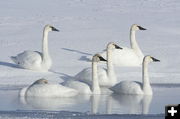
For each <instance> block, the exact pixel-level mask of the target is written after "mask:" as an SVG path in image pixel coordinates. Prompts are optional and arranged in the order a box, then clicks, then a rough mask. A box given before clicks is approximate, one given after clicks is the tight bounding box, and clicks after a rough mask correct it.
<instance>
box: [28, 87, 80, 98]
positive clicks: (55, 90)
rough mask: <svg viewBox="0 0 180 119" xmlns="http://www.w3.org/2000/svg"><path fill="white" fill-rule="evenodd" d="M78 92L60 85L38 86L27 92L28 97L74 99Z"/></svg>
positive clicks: (30, 88)
mask: <svg viewBox="0 0 180 119" xmlns="http://www.w3.org/2000/svg"><path fill="white" fill-rule="evenodd" d="M77 94H78V92H77V91H76V90H74V89H72V88H68V87H65V86H62V85H59V84H36V85H33V86H30V87H29V88H28V90H27V91H26V96H28V97H72V96H75V95H77Z"/></svg>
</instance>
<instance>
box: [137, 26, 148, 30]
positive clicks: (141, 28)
mask: <svg viewBox="0 0 180 119" xmlns="http://www.w3.org/2000/svg"><path fill="white" fill-rule="evenodd" d="M138 28H139V30H147V29H145V28H143V27H141V26H138Z"/></svg>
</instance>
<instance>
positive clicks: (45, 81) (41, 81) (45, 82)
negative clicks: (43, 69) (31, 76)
mask: <svg viewBox="0 0 180 119" xmlns="http://www.w3.org/2000/svg"><path fill="white" fill-rule="evenodd" d="M33 84H48V80H46V79H44V78H42V79H38V80H37V81H35V82H34V83H33Z"/></svg>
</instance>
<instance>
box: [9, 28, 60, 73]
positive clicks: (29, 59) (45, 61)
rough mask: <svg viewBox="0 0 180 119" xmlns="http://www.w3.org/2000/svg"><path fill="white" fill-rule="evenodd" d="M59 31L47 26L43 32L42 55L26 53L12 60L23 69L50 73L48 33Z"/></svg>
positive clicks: (35, 52)
mask: <svg viewBox="0 0 180 119" xmlns="http://www.w3.org/2000/svg"><path fill="white" fill-rule="evenodd" d="M49 31H59V30H58V29H56V28H54V27H53V26H50V25H46V26H45V27H44V32H43V40H42V53H41V52H38V51H24V52H22V53H20V54H18V55H17V56H11V59H12V60H13V61H14V62H15V63H16V64H18V65H19V66H20V67H21V68H24V69H30V70H38V71H48V69H50V67H51V65H52V62H51V58H50V56H49V52H48V32H49Z"/></svg>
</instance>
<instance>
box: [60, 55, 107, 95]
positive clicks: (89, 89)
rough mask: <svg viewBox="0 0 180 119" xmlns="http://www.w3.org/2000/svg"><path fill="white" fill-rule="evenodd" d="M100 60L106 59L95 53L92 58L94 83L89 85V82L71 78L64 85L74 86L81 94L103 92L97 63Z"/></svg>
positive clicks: (92, 80)
mask: <svg viewBox="0 0 180 119" xmlns="http://www.w3.org/2000/svg"><path fill="white" fill-rule="evenodd" d="M100 61H106V60H105V59H104V58H103V57H101V56H100V55H99V54H95V55H94V56H93V58H92V69H91V74H89V75H90V76H91V78H92V79H91V82H92V85H88V84H87V83H84V82H81V81H77V80H70V81H65V82H63V85H64V86H67V87H70V88H73V89H75V90H77V91H78V92H79V93H80V94H101V90H100V86H99V80H98V70H99V69H98V66H97V63H98V62H100Z"/></svg>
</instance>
